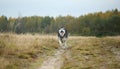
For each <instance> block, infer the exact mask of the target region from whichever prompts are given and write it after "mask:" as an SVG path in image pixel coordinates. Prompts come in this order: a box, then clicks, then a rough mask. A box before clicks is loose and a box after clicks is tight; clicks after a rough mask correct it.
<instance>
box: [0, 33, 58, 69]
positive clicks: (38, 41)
mask: <svg viewBox="0 0 120 69" xmlns="http://www.w3.org/2000/svg"><path fill="white" fill-rule="evenodd" d="M58 47H59V45H58V43H57V40H56V37H55V36H49V35H30V34H25V35H23V34H21V35H17V34H2V33H0V69H30V68H31V67H32V64H33V63H36V62H37V61H38V60H39V63H40V62H41V63H42V61H43V60H44V58H45V56H47V55H52V54H53V53H54V51H55V50H56V49H57V48H58Z"/></svg>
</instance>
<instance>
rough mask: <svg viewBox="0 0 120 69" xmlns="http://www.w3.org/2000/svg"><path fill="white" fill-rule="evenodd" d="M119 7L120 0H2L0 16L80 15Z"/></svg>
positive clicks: (0, 1)
mask: <svg viewBox="0 0 120 69" xmlns="http://www.w3.org/2000/svg"><path fill="white" fill-rule="evenodd" d="M115 8H117V9H118V10H120V0H0V16H1V15H5V16H7V17H10V16H11V17H18V16H33V15H36V16H54V17H56V16H59V15H62V16H66V15H72V16H80V15H84V14H88V13H94V12H99V11H102V12H105V11H107V10H112V9H115Z"/></svg>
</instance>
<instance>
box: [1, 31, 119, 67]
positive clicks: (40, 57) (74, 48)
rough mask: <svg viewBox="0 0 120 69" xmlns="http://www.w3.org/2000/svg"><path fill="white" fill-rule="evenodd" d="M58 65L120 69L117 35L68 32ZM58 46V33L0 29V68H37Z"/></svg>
mask: <svg viewBox="0 0 120 69" xmlns="http://www.w3.org/2000/svg"><path fill="white" fill-rule="evenodd" d="M67 44H68V46H69V48H68V49H67V50H66V51H69V53H70V54H69V56H65V57H64V65H63V66H62V68H61V69H119V68H120V36H114V37H101V38H98V37H81V36H70V37H69V39H68V42H67ZM58 49H59V44H58V41H57V36H52V35H38V34H35V35H31V34H24V35H23V34H20V35H17V34H8V33H4V34H3V33H0V69H37V67H39V66H40V65H41V64H42V63H43V61H44V60H45V59H46V56H52V55H53V54H54V53H55V52H56V51H57V50H58Z"/></svg>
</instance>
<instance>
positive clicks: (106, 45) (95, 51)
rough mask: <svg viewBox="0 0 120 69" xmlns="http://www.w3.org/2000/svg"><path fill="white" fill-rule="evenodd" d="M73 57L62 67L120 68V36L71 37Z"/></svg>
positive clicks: (88, 68)
mask: <svg viewBox="0 0 120 69" xmlns="http://www.w3.org/2000/svg"><path fill="white" fill-rule="evenodd" d="M68 44H69V46H71V48H70V49H69V50H70V53H71V57H70V58H66V60H65V62H64V66H63V67H62V69H119V68H120V36H114V37H110V36H109V37H101V38H98V37H80V36H73V37H70V38H69V41H68Z"/></svg>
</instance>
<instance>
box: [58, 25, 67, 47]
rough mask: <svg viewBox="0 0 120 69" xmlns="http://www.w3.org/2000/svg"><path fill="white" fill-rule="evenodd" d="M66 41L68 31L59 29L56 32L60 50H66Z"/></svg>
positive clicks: (62, 28)
mask: <svg viewBox="0 0 120 69" xmlns="http://www.w3.org/2000/svg"><path fill="white" fill-rule="evenodd" d="M67 39H68V31H67V29H65V28H64V27H61V28H60V29H59V30H58V40H59V44H60V47H61V48H63V49H65V48H67V45H66V42H67Z"/></svg>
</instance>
